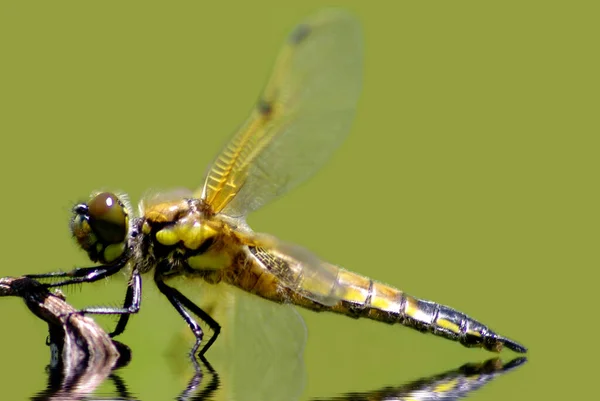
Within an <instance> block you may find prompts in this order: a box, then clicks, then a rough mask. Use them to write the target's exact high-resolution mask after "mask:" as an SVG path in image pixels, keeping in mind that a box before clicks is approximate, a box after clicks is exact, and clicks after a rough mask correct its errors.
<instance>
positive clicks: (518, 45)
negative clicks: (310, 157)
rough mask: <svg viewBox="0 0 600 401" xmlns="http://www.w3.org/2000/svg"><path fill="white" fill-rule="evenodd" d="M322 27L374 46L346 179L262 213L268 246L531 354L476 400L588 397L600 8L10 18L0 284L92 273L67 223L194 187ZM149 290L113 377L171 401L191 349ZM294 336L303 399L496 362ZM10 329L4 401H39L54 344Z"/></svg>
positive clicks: (334, 170) (329, 324)
mask: <svg viewBox="0 0 600 401" xmlns="http://www.w3.org/2000/svg"><path fill="white" fill-rule="evenodd" d="M590 4H591V2H590ZM327 5H338V6H343V7H346V8H348V9H350V10H351V11H353V12H354V13H355V14H356V15H357V16H358V17H359V18H360V20H361V21H362V22H363V25H364V32H365V43H366V54H365V56H366V60H365V63H366V64H365V75H364V92H363V96H362V98H361V103H360V107H359V111H358V115H357V120H356V123H355V125H354V127H353V130H352V133H351V135H350V137H349V139H348V140H347V141H346V142H345V144H344V145H343V146H342V148H341V149H340V150H339V152H337V153H336V154H335V156H334V157H333V158H332V160H331V162H330V163H329V164H328V165H327V166H326V167H325V168H324V169H323V170H322V171H321V172H320V173H319V174H318V175H317V176H316V177H314V178H313V179H312V180H311V181H310V182H309V183H307V184H305V185H303V186H302V187H300V188H299V189H297V190H295V191H294V192H293V193H290V194H289V195H288V196H286V197H284V198H282V199H281V200H279V201H277V202H276V203H274V204H272V205H270V207H268V208H265V209H263V210H261V211H259V212H257V213H256V214H255V215H253V216H252V217H251V219H250V223H251V225H252V226H253V228H254V229H255V230H257V231H263V232H269V233H272V234H275V235H277V236H279V237H281V238H283V239H285V240H288V241H293V242H296V243H299V244H301V245H303V246H305V247H307V248H309V249H312V250H313V251H314V252H316V253H317V254H318V255H320V256H321V257H323V258H325V259H327V260H329V261H332V262H334V263H337V264H340V265H342V266H344V267H346V268H348V269H350V270H353V271H356V272H359V273H362V274H365V275H369V276H371V277H373V278H376V279H378V280H380V281H383V282H388V283H391V284H393V285H395V286H398V287H399V288H401V289H403V290H405V291H407V292H408V293H410V294H414V295H416V296H419V297H422V298H425V299H432V300H435V301H437V302H440V303H443V304H446V305H451V306H453V307H455V308H457V309H459V310H462V311H464V312H466V313H468V314H469V315H471V316H473V317H476V318H478V319H480V320H482V321H483V322H484V323H486V324H489V325H490V326H491V327H492V328H494V329H495V330H497V331H498V332H500V333H501V334H504V335H507V336H509V337H512V338H514V339H516V340H518V341H520V342H522V343H523V344H525V345H526V346H527V347H529V349H530V352H529V354H528V357H529V363H528V364H527V365H525V366H524V367H523V368H521V369H520V370H518V371H517V372H515V373H512V374H510V375H508V376H506V377H503V378H501V379H500V380H498V381H497V382H494V383H492V384H491V385H490V386H488V387H485V388H484V389H482V390H481V391H480V392H478V393H476V394H475V395H474V396H473V399H481V400H484V399H485V400H501V399H509V398H510V399H547V400H548V399H564V398H565V397H569V398H574V397H576V396H582V395H587V394H593V393H591V392H592V391H593V390H592V389H593V388H594V387H595V386H594V385H595V383H593V382H590V381H591V380H592V377H593V376H595V375H594V373H595V371H597V361H596V360H595V357H596V355H597V345H596V342H597V338H596V337H597V333H598V327H599V326H598V319H597V318H596V315H595V314H596V313H597V305H598V301H597V298H596V297H595V296H594V294H596V292H597V287H598V274H597V269H598V258H597V249H598V240H599V238H598V227H599V221H598V213H597V210H598V200H599V199H598V193H599V191H598V189H597V188H598V173H599V170H598V165H597V158H598V146H597V143H598V142H597V139H596V137H597V135H598V133H599V129H598V128H599V127H598V89H599V87H598V37H599V36H598V29H597V25H598V21H597V15H598V13H597V10H592V9H591V7H588V5H587V4H586V3H583V2H522V1H503V2H494V3H492V2H476V1H468V2H467V1H461V2H418V3H416V2H414V3H413V2H411V3H408V2H400V1H387V2H384V1H378V2H376V1H372V2H366V1H358V0H357V1H338V2H324V1H317V0H310V1H309V0H303V1H296V2H289V3H286V2H283V1H267V0H255V1H252V2H242V1H239V2H221V3H219V2H202V1H178V2H154V1H153V2H150V1H145V2H139V1H136V2H134V1H128V2H80V1H78V2H72V1H69V2H58V1H56V2H33V1H21V2H11V1H4V2H2V3H1V4H0V102H1V104H0V133H1V139H0V140H1V146H0V152H1V157H0V171H1V173H0V174H1V179H2V186H3V188H2V196H0V211H1V212H0V213H1V215H2V230H1V231H0V241H1V242H0V243H1V244H2V249H3V252H2V254H3V257H2V259H3V260H2V263H1V264H0V276H8V275H12V276H16V275H20V274H23V273H31V272H45V271H53V270H57V269H70V268H72V267H74V266H81V265H86V257H85V254H83V253H82V252H80V251H78V250H77V248H76V247H75V245H74V243H73V242H72V241H71V239H70V238H69V231H68V219H69V210H70V207H71V205H72V204H73V203H74V202H77V201H81V200H85V199H86V198H87V196H88V193H90V192H91V191H93V190H97V189H103V188H109V189H113V190H123V191H126V192H128V193H129V194H130V196H131V199H132V200H133V202H134V203H137V201H139V199H140V198H141V196H142V194H143V193H144V191H145V190H147V189H148V188H154V189H169V188H177V187H191V188H194V187H196V186H199V185H200V184H201V180H202V177H203V174H204V171H205V168H206V165H207V163H208V162H209V161H211V160H212V158H213V157H214V155H215V153H216V151H217V150H218V149H219V148H220V146H221V145H222V144H223V143H224V141H225V140H226V139H227V137H228V135H229V134H230V133H231V132H232V131H233V130H234V129H235V128H236V127H237V126H238V125H239V124H240V123H241V122H242V121H243V119H244V118H245V117H246V115H247V112H248V111H249V110H250V108H251V106H252V104H253V102H254V101H255V99H256V98H257V96H258V93H259V90H260V89H261V87H262V85H263V83H264V82H265V79H266V77H267V74H268V72H269V71H270V68H271V65H272V62H273V60H274V57H275V55H276V53H277V51H278V49H279V46H280V44H281V43H282V40H283V38H284V37H285V35H286V34H287V32H288V31H289V30H290V29H291V28H292V27H293V26H294V25H295V24H296V23H298V22H299V21H300V20H301V19H303V18H304V17H305V16H307V15H310V14H311V13H313V12H314V11H316V10H318V9H320V8H322V7H324V6H327ZM372 191H374V193H373V192H372ZM146 281H147V285H145V287H144V301H143V307H142V311H141V313H140V314H139V315H138V316H136V317H134V318H133V319H132V321H131V325H130V327H129V329H128V331H127V332H126V333H125V334H124V335H123V336H122V337H121V338H120V339H121V340H122V341H124V342H125V343H127V344H128V345H129V346H131V347H132V348H133V352H134V360H133V363H132V365H131V366H130V367H128V368H127V369H125V370H124V371H123V372H121V375H122V376H123V377H124V379H125V380H126V381H127V383H128V384H129V386H130V390H131V391H132V392H133V393H135V394H136V395H137V396H138V397H139V398H140V399H143V400H154V399H156V400H158V399H168V398H173V397H174V396H175V395H176V394H177V393H178V392H179V391H180V390H181V389H182V386H184V385H185V383H186V381H187V379H188V376H189V374H190V372H191V370H190V368H189V366H188V365H187V360H186V359H185V358H184V356H183V352H184V351H185V347H186V346H187V345H188V342H187V341H189V337H182V336H183V334H182V333H184V332H185V330H184V329H185V327H184V324H183V322H182V321H181V320H180V318H179V317H178V316H177V314H176V313H175V312H174V311H173V310H172V309H171V307H170V305H169V304H168V302H167V301H166V300H165V299H164V298H163V297H162V296H161V295H160V294H159V293H158V291H157V290H156V288H155V287H154V285H153V284H152V283H151V280H146ZM124 282H125V280H124V278H123V277H119V278H117V279H114V280H111V281H107V282H101V283H98V284H94V285H89V286H83V287H81V289H73V290H71V291H69V292H68V293H67V294H68V296H69V300H70V301H71V302H73V303H74V304H75V305H79V306H83V305H90V304H99V303H100V304H103V303H108V304H117V303H119V302H120V300H121V298H122V296H123V286H124ZM302 314H303V316H304V317H305V320H306V324H307V327H308V333H309V340H308V345H307V348H306V352H305V368H306V383H305V386H304V395H303V398H308V397H317V396H320V397H327V396H333V395H335V394H337V393H340V392H348V391H368V390H371V389H376V388H379V387H382V386H385V385H399V384H402V383H404V382H406V381H409V380H411V379H416V378H419V377H422V376H428V375H432V374H435V373H439V372H442V371H445V370H448V369H452V368H455V367H457V366H459V365H461V364H463V363H466V362H470V361H481V360H485V359H487V358H489V357H490V356H492V355H491V354H490V353H487V352H485V351H482V350H468V349H465V348H463V347H461V346H460V345H457V344H453V343H450V342H448V341H444V340H440V339H438V338H435V337H433V336H430V335H421V334H419V333H416V332H413V331H412V330H408V329H403V328H399V327H391V326H386V325H382V324H377V323H374V322H369V321H355V320H352V319H347V318H344V317H340V316H331V315H327V314H320V315H318V314H313V313H304V312H303V313H302ZM0 319H1V320H0V322H1V323H0V324H1V326H0V327H1V330H0V346H1V347H2V362H1V363H0V384H2V392H3V397H2V398H3V399H17V400H18V399H25V398H28V397H29V396H31V395H32V394H33V393H34V392H36V391H39V390H41V389H42V388H43V386H44V383H45V373H44V370H43V368H44V366H45V364H46V363H47V360H48V357H49V356H48V350H47V348H46V347H45V346H44V338H45V335H46V331H45V330H46V329H45V324H44V323H43V322H41V321H39V320H37V319H36V318H35V317H34V316H32V315H31V314H30V313H29V312H28V311H27V310H26V308H25V307H24V305H23V303H22V302H21V301H20V300H18V299H2V300H1V307H0ZM108 322H109V323H110V320H109V321H108ZM182 338H185V341H182V340H181V339H182ZM513 356H514V354H512V353H511V352H510V351H506V353H505V354H502V357H503V358H504V359H506V360H508V359H510V358H512V357H513ZM214 364H215V365H219V362H215V363H214ZM216 367H217V368H218V366H216ZM221 373H224V374H225V375H226V374H227V372H221ZM239 380H242V379H239ZM103 389H104V390H105V391H109V388H108V387H106V388H104V387H103ZM274 391H275V390H274ZM221 398H226V396H225V395H222V396H221Z"/></svg>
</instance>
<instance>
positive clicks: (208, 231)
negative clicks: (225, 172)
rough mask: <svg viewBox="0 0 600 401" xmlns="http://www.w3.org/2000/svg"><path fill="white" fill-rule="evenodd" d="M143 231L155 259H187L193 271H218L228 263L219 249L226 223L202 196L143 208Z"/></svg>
mask: <svg viewBox="0 0 600 401" xmlns="http://www.w3.org/2000/svg"><path fill="white" fill-rule="evenodd" d="M143 219H144V222H143V224H142V234H143V235H144V236H145V237H146V238H147V241H145V242H146V244H147V246H148V249H147V250H146V252H147V253H148V254H152V255H153V256H154V257H155V258H156V259H163V258H169V259H172V260H173V262H174V263H175V264H179V262H184V264H185V265H187V266H186V267H188V268H189V269H192V270H198V271H199V270H216V269H222V268H224V267H226V265H227V264H228V263H229V261H228V260H227V258H226V257H225V255H223V254H221V253H220V252H218V249H219V248H221V247H220V246H219V242H221V241H219V240H220V239H221V238H222V237H223V235H224V229H223V228H224V227H223V223H222V222H221V221H220V220H219V219H216V218H214V216H213V215H212V213H210V211H209V210H207V208H206V207H204V203H203V202H202V201H201V200H199V199H181V200H177V201H170V202H163V203H158V204H155V205H152V206H149V207H147V208H146V210H144V217H143Z"/></svg>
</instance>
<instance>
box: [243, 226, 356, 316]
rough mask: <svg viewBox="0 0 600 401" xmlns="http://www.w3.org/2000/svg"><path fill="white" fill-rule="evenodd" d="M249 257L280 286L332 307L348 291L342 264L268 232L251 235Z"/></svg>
mask: <svg viewBox="0 0 600 401" xmlns="http://www.w3.org/2000/svg"><path fill="white" fill-rule="evenodd" d="M250 236H251V238H250V239H249V242H248V243H249V244H251V245H249V246H248V250H247V252H248V256H249V257H251V258H254V259H255V260H256V261H257V262H258V263H259V264H261V265H262V266H263V267H264V268H265V269H266V270H267V271H268V272H269V273H271V274H273V275H275V276H276V277H277V278H278V279H279V281H280V282H281V285H283V286H284V287H286V288H289V289H290V290H292V291H294V292H295V293H297V294H300V295H301V296H304V297H306V298H308V299H310V300H312V301H315V302H318V303H320V304H323V305H327V306H333V305H335V304H336V303H337V302H339V301H340V300H341V299H342V294H341V293H342V292H343V291H345V290H346V288H345V287H344V286H342V285H341V284H340V276H341V274H342V273H343V272H344V270H343V269H341V268H340V267H338V266H336V265H333V264H331V263H327V262H324V261H322V260H320V259H319V258H318V257H317V256H316V255H314V254H313V253H311V252H310V251H308V250H307V249H305V248H302V247H300V246H298V245H294V244H290V243H286V242H283V241H281V240H279V239H277V238H275V237H273V236H270V235H266V234H251V235H250Z"/></svg>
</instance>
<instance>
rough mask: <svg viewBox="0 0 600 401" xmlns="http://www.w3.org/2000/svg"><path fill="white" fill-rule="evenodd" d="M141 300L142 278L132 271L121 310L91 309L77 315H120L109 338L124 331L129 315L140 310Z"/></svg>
mask: <svg viewBox="0 0 600 401" xmlns="http://www.w3.org/2000/svg"><path fill="white" fill-rule="evenodd" d="M141 300H142V278H141V276H140V273H139V272H138V270H137V269H133V271H132V273H131V280H130V282H129V284H128V286H127V293H126V294H125V302H124V303H123V307H122V308H111V307H93V308H84V309H81V310H79V311H78V312H79V313H87V314H93V315H121V316H120V317H119V321H118V323H117V327H116V328H115V330H114V331H113V332H112V333H110V336H111V337H115V336H117V335H119V334H121V333H122V332H123V331H124V330H125V326H126V325H127V322H128V321H129V315H131V314H133V313H137V312H139V310H140V304H141Z"/></svg>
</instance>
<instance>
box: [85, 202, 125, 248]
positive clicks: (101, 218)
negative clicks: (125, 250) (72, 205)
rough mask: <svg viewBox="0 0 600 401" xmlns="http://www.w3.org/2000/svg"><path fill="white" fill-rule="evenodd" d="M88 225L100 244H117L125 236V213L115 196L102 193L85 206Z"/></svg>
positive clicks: (123, 239) (123, 207)
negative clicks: (87, 214) (86, 207)
mask: <svg viewBox="0 0 600 401" xmlns="http://www.w3.org/2000/svg"><path fill="white" fill-rule="evenodd" d="M87 206H88V213H89V223H90V226H91V227H92V230H93V231H94V233H95V234H96V235H97V236H98V239H99V240H100V242H102V243H104V244H118V243H120V242H123V241H125V237H126V236H127V224H128V221H127V220H128V218H127V212H126V211H125V206H123V204H122V203H121V201H119V198H117V196H116V195H114V194H112V193H110V192H102V193H100V194H98V195H96V196H94V197H93V198H92V199H91V200H90V201H89V202H88V204H87Z"/></svg>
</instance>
